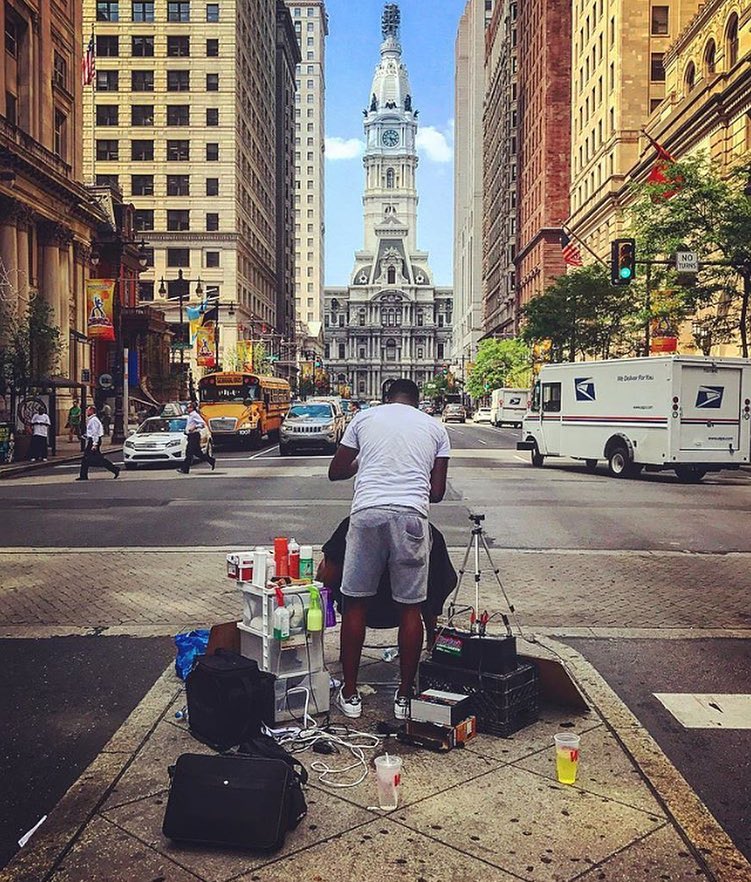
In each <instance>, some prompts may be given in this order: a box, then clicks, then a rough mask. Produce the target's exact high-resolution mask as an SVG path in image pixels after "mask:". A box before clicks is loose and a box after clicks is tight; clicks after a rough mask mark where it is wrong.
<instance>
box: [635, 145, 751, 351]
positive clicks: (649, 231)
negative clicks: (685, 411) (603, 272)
mask: <svg viewBox="0 0 751 882" xmlns="http://www.w3.org/2000/svg"><path fill="white" fill-rule="evenodd" d="M664 177H665V178H666V181H665V182H663V183H644V184H640V185H635V188H634V192H635V195H636V197H637V198H636V201H635V202H634V203H633V205H632V206H631V208H630V209H629V213H630V216H631V223H632V228H633V231H634V233H635V235H636V238H637V253H638V256H639V257H641V258H647V259H649V258H652V259H669V258H670V257H672V255H674V254H675V252H676V250H681V249H682V248H684V249H687V250H689V251H695V252H696V253H697V254H698V256H699V261H712V262H714V263H715V264H720V265H714V266H707V267H704V268H702V269H701V270H700V271H699V273H698V275H697V277H696V284H695V285H693V286H688V285H686V284H685V283H684V280H682V279H680V278H679V277H678V276H677V275H676V273H675V270H674V269H672V268H667V267H664V268H660V269H657V268H655V269H654V272H653V277H654V280H655V284H656V285H657V286H659V287H663V288H666V289H668V290H671V291H672V292H674V295H675V298H676V300H677V305H676V313H677V318H679V319H685V318H687V317H689V316H697V321H696V322H695V324H694V337H695V338H696V341H697V344H698V345H699V346H700V348H702V349H703V350H704V351H707V349H708V347H709V346H711V344H712V343H726V342H730V341H731V340H732V339H733V338H738V337H740V342H741V352H742V354H743V357H744V358H747V357H748V355H749V330H750V328H749V319H750V318H751V316H750V315H749V308H750V306H751V237H750V236H749V230H751V161H749V160H746V161H745V162H743V163H741V164H739V165H738V166H736V167H735V168H734V169H732V170H731V172H730V173H729V174H726V175H723V174H722V169H721V168H720V167H719V166H718V165H716V164H712V163H710V162H709V161H708V160H707V159H706V157H703V156H698V157H690V158H687V159H685V160H682V161H681V162H675V163H671V164H670V165H669V166H667V167H666V169H665V170H664ZM722 264H724V265H722Z"/></svg>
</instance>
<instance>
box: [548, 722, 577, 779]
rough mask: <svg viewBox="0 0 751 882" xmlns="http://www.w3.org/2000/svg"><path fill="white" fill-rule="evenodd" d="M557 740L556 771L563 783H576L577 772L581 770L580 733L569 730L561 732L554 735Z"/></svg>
mask: <svg viewBox="0 0 751 882" xmlns="http://www.w3.org/2000/svg"><path fill="white" fill-rule="evenodd" d="M554 740H555V771H556V774H557V775H558V780H559V781H560V782H561V784H574V783H576V773H577V771H578V770H579V742H580V740H581V739H580V738H579V736H578V735H573V734H571V733H569V732H560V733H559V734H558V735H555V736H554Z"/></svg>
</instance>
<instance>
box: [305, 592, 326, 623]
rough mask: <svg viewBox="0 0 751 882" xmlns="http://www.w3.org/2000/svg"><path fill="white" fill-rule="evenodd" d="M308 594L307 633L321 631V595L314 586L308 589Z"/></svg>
mask: <svg viewBox="0 0 751 882" xmlns="http://www.w3.org/2000/svg"><path fill="white" fill-rule="evenodd" d="M308 591H309V592H310V608H309V609H308V631H323V609H322V608H321V595H320V593H319V591H318V588H316V586H315V585H311V586H310V588H308Z"/></svg>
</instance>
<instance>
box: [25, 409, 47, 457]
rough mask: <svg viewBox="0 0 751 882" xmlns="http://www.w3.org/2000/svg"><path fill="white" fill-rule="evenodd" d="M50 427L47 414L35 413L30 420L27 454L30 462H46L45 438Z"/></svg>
mask: <svg viewBox="0 0 751 882" xmlns="http://www.w3.org/2000/svg"><path fill="white" fill-rule="evenodd" d="M51 425H52V424H51V423H50V417H49V414H47V413H35V414H34V416H33V417H32V418H31V449H30V451H29V453H30V454H31V456H30V458H31V461H32V462H47V436H48V434H49V430H50V426H51Z"/></svg>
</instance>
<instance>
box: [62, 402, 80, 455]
mask: <svg viewBox="0 0 751 882" xmlns="http://www.w3.org/2000/svg"><path fill="white" fill-rule="evenodd" d="M65 428H66V429H67V430H68V443H69V444H72V443H73V438H74V436H75V437H76V438H79V437H80V435H81V408H80V406H79V404H78V399H77V398H74V399H73V404H71V406H70V407H69V408H68V422H67V423H66V424H65Z"/></svg>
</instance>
